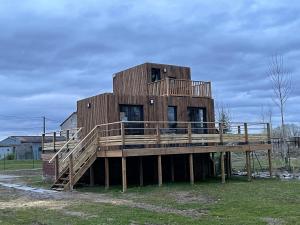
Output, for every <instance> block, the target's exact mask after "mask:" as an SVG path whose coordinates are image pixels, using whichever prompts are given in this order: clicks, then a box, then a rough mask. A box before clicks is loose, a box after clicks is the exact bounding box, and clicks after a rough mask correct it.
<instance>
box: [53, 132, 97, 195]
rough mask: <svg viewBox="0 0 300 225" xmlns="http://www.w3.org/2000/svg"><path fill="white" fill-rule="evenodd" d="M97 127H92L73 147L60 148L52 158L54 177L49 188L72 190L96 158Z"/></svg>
mask: <svg viewBox="0 0 300 225" xmlns="http://www.w3.org/2000/svg"><path fill="white" fill-rule="evenodd" d="M97 148H98V138H97V129H93V130H92V131H91V132H90V133H89V134H88V135H86V136H85V138H83V139H82V140H81V141H80V142H79V143H78V144H77V145H76V146H75V147H74V148H73V149H68V150H67V151H65V150H64V149H60V150H59V151H58V152H57V153H56V154H55V155H54V156H53V158H52V159H51V160H50V161H49V162H51V161H53V160H55V165H56V173H57V175H56V177H57V179H56V180H55V182H54V184H53V185H52V186H51V189H53V190H57V191H66V190H72V189H73V186H74V185H75V184H76V183H77V182H78V181H79V179H80V178H81V177H82V176H83V175H84V173H85V172H86V171H87V170H88V169H89V168H90V167H91V166H92V164H93V163H94V162H95V160H96V158H97V153H96V152H97Z"/></svg>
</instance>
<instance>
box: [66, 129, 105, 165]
mask: <svg viewBox="0 0 300 225" xmlns="http://www.w3.org/2000/svg"><path fill="white" fill-rule="evenodd" d="M98 127H99V125H96V126H95V127H94V128H93V129H92V130H91V131H90V132H89V133H88V134H87V135H86V136H85V137H84V138H83V139H82V140H81V141H80V142H79V143H78V144H77V145H76V146H75V147H74V148H73V149H72V151H70V152H69V154H68V155H67V156H66V157H65V158H64V159H63V160H62V161H63V162H64V161H65V160H66V159H67V158H69V156H70V155H71V154H73V153H74V152H75V150H77V148H78V146H81V144H82V143H83V142H84V141H85V140H86V139H87V138H88V137H89V136H90V135H91V134H92V133H93V132H94V131H95V130H96V129H97V128H98Z"/></svg>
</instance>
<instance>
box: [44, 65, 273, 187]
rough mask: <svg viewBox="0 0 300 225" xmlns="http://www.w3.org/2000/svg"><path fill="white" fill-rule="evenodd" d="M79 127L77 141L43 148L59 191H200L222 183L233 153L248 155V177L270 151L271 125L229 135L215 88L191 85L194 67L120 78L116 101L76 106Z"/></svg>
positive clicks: (157, 68)
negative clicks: (175, 185)
mask: <svg viewBox="0 0 300 225" xmlns="http://www.w3.org/2000/svg"><path fill="white" fill-rule="evenodd" d="M77 126H78V127H77V129H76V131H75V132H74V131H73V132H72V134H73V135H70V133H71V132H70V131H69V130H67V131H65V132H64V131H63V132H60V133H53V143H51V144H49V143H47V144H44V145H43V153H44V154H43V159H44V168H45V170H47V171H49V173H51V174H53V175H55V183H54V185H53V188H55V189H57V190H66V189H72V188H73V186H74V185H80V184H86V183H89V184H91V185H94V184H99V185H105V187H107V188H108V187H109V185H111V184H113V185H115V184H116V185H117V184H122V186H123V191H125V190H126V188H127V185H128V184H129V185H144V184H153V183H156V182H157V183H158V185H159V186H160V185H162V183H163V182H173V181H187V180H189V181H190V182H191V183H194V181H195V180H203V179H205V178H207V177H213V176H217V175H218V174H217V168H219V169H220V171H221V172H220V173H221V174H220V175H221V177H222V181H223V182H224V181H225V174H227V176H230V174H231V157H230V155H231V154H230V152H232V151H240V152H245V153H246V158H247V160H246V161H247V168H248V174H249V176H250V172H249V171H250V152H251V151H257V150H267V151H268V152H269V154H270V149H271V145H270V140H269V139H270V132H269V126H268V124H259V123H252V124H250V123H232V124H230V128H228V127H227V128H226V129H225V127H224V126H225V125H224V124H222V123H220V124H219V123H216V122H215V117H214V100H213V98H212V90H211V83H210V82H204V81H193V80H191V71H190V68H189V67H182V66H175V65H164V64H154V63H144V64H142V65H138V66H135V67H132V68H129V69H126V70H124V71H121V72H118V73H116V74H114V77H113V93H104V94H100V95H96V96H93V97H89V98H86V99H82V100H79V101H78V102H77ZM258 130H259V131H258ZM44 135H45V134H44ZM47 135H49V134H47ZM59 136H64V137H65V141H63V142H62V141H57V137H59ZM46 168H47V169H46ZM49 168H50V169H49ZM270 168H271V167H270ZM47 171H46V172H45V171H44V173H46V174H47ZM249 179H250V178H249Z"/></svg>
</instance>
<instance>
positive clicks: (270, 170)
mask: <svg viewBox="0 0 300 225" xmlns="http://www.w3.org/2000/svg"><path fill="white" fill-rule="evenodd" d="M267 134H268V144H272V142H271V125H270V123H267ZM268 162H269V173H270V177H272V153H271V149H268Z"/></svg>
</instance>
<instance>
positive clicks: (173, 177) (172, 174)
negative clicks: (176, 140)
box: [171, 156, 175, 182]
mask: <svg viewBox="0 0 300 225" xmlns="http://www.w3.org/2000/svg"><path fill="white" fill-rule="evenodd" d="M171 181H172V182H174V181H175V171H174V156H171Z"/></svg>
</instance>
